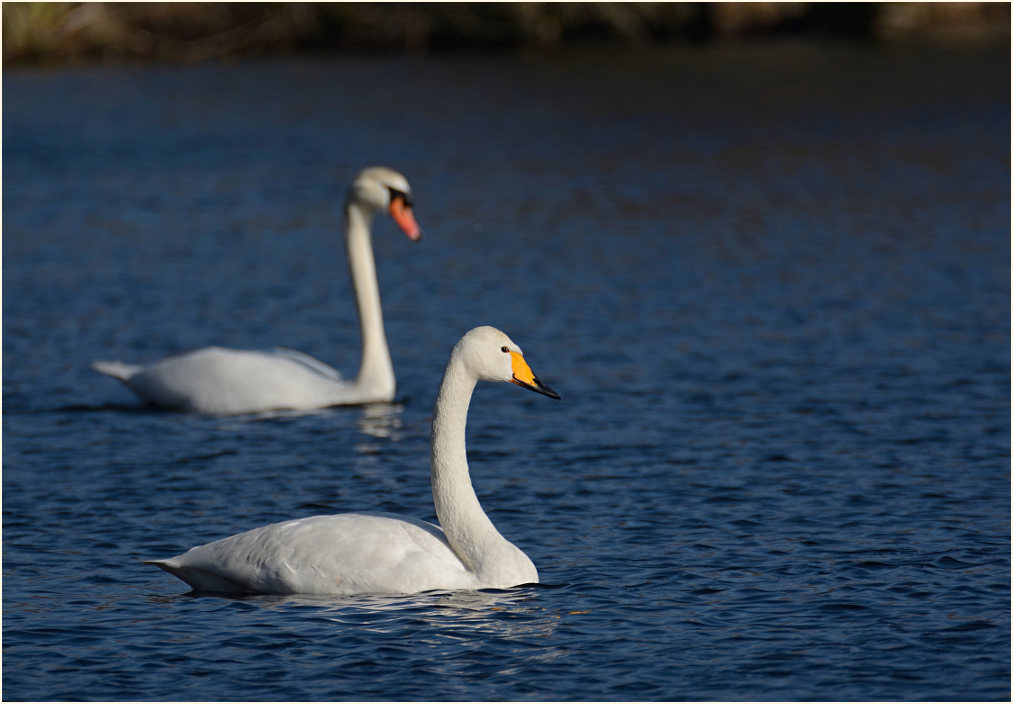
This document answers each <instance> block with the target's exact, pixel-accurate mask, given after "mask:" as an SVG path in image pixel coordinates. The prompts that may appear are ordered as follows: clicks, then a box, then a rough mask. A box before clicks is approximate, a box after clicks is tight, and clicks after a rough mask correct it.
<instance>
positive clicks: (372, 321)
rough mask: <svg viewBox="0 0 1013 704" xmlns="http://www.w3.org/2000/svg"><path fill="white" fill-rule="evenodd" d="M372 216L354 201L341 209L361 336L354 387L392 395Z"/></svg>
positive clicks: (392, 386) (391, 375) (392, 385)
mask: <svg viewBox="0 0 1013 704" xmlns="http://www.w3.org/2000/svg"><path fill="white" fill-rule="evenodd" d="M372 220H373V214H372V212H371V211H369V210H366V209H365V208H363V207H362V206H360V205H358V204H356V203H355V202H354V201H353V202H350V203H348V204H346V206H345V243H346V245H347V247H348V266H349V268H350V270H351V275H352V288H353V289H354V290H355V303H356V308H357V309H358V311H359V327H360V329H361V332H362V364H361V365H360V367H359V374H358V376H357V377H356V380H355V383H356V385H357V386H359V387H363V388H370V389H374V390H377V391H379V392H383V391H389V395H390V396H393V395H394V384H395V382H394V365H393V363H392V362H391V359H390V350H389V349H388V348H387V336H386V334H384V330H383V311H382V310H381V308H380V288H379V286H378V285H377V283H376V264H375V262H374V260H373V243H372V241H371V237H370V227H371V226H372Z"/></svg>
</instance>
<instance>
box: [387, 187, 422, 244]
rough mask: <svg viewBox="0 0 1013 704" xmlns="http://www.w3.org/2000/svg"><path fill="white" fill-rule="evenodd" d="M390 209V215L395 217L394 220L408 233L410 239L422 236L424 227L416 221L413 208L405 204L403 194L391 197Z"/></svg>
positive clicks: (413, 239)
mask: <svg viewBox="0 0 1013 704" xmlns="http://www.w3.org/2000/svg"><path fill="white" fill-rule="evenodd" d="M389 210H390V216H391V217H392V218H394V222H396V223H397V224H398V226H399V227H400V228H401V229H402V230H404V233H405V234H406V235H408V239H410V240H411V241H412V242H415V241H417V240H418V239H419V238H420V237H421V236H422V229H421V228H420V227H419V224H418V223H417V222H415V216H414V215H413V214H412V209H411V208H410V207H408V206H407V205H406V204H405V202H404V197H403V196H400V195H397V196H394V197H393V198H391V199H390V208H389Z"/></svg>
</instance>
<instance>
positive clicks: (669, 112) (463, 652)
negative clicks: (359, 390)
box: [3, 45, 1010, 700]
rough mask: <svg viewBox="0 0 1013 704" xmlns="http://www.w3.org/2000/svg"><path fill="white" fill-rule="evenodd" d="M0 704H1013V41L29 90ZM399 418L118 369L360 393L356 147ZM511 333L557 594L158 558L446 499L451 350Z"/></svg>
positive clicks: (511, 421)
mask: <svg viewBox="0 0 1013 704" xmlns="http://www.w3.org/2000/svg"><path fill="white" fill-rule="evenodd" d="M3 89H4V98H5V100H4V111H3V166H4V173H3V175H4V180H3V184H4V185H3V294H4V296H3V509H4V520H3V697H4V699H15V700H21V699H32V700H54V699H78V700H80V699H88V700H97V699H121V700H122V699H130V700H158V699H161V700H167V699H169V700H178V699H202V700H207V699H211V700H221V699H238V700H249V699H274V700H305V699H336V700H400V699H409V700H415V699H419V700H439V699H447V700H500V699H521V700H523V699H539V700H553V699H554V700H589V699H590V700H672V699H676V700H678V699H704V700H707V699H720V700H739V699H752V700H772V699H828V700H860V699H862V700H868V699H877V700H879V699H901V700H917V699H946V700H954V699H960V700H963V699H972V700H1004V699H1008V698H1009V695H1010V523H1009V518H1010V512H1009V507H1010V475H1009V467H1010V463H1009V450H1010V407H1009V401H1010V366H1009V362H1010V296H1009V293H1010V268H1009V262H1010V256H1009V255H1010V248H1009V247H1010V244H1009V243H1010V240H1009V236H1010V200H1009V194H1010V176H1009V146H1010V143H1009V105H1010V94H1009V54H1008V51H1000V52H996V53H989V52H978V51H970V50H936V51H929V50H914V49H907V50H892V51H891V50H886V49H877V48H873V47H829V48H826V47H824V48H817V47H813V46H804V45H797V46H796V45H772V46H756V47H747V48H740V49H733V48H726V49H717V50H694V51H658V52H648V53H634V54H615V53H607V52H599V53H596V54H559V55H554V56H548V57H526V56H519V57H493V56H469V55H455V56H450V57H443V58H439V57H387V58H381V57H359V58H344V59H305V60H289V61H271V62H251V63H239V64H228V65H198V66H186V67H135V68H132V67H125V68H71V69H61V70H52V71H33V70H22V71H17V72H12V71H5V73H4V79H3ZM373 163H386V164H389V165H391V166H395V167H396V168H398V169H400V170H402V171H403V172H404V173H405V174H406V175H407V176H408V177H409V179H410V180H411V182H412V185H413V186H414V188H415V191H416V200H417V205H416V215H417V217H418V219H419V222H420V224H421V225H422V227H423V229H424V231H425V234H424V237H423V240H422V241H421V242H420V243H418V244H412V243H410V242H408V241H407V240H406V239H405V238H404V236H403V235H401V234H400V233H399V232H398V231H397V230H396V228H395V227H394V226H393V225H392V223H390V222H389V221H387V220H384V221H378V226H377V232H376V235H375V246H376V253H377V259H378V267H379V277H380V285H381V292H382V296H383V303H384V312H385V318H386V324H387V330H388V336H389V339H390V343H391V349H392V354H393V358H394V364H395V368H396V371H397V375H398V384H399V390H398V402H397V403H395V404H391V405H383V406H374V407H369V408H359V409H355V408H352V409H349V408H345V409H329V410H325V411H321V412H318V413H309V414H301V415H299V414H279V415H275V416H268V417H242V418H218V419H216V418H202V417H193V416H184V415H179V414H170V413H158V412H152V411H147V410H143V409H140V408H139V407H138V404H137V402H136V401H135V399H134V398H133V397H132V396H131V395H130V394H129V392H127V391H126V390H125V389H123V388H121V387H120V386H119V385H117V384H116V383H115V382H113V381H111V380H109V379H107V378H104V377H101V376H100V375H98V374H96V373H94V372H92V371H91V370H90V369H89V367H88V365H89V363H90V361H91V360H93V359H102V358H114V359H115V358H118V359H122V360H124V361H131V362H145V361H153V360H156V359H159V358H161V357H163V356H165V355H167V354H170V353H173V352H179V351H184V350H187V349H192V348H195V347H200V346H204V345H207V344H223V345H228V346H232V347H240V348H268V347H272V346H274V345H285V346H288V347H293V348H296V349H298V350H301V351H303V352H306V353H309V354H312V355H314V356H316V357H318V358H319V359H321V360H323V361H325V362H328V363H331V364H333V365H334V366H336V367H338V368H339V369H341V370H342V371H344V372H345V373H346V374H351V373H353V372H354V371H355V368H356V366H357V363H358V334H357V326H356V320H355V312H354V308H353V306H352V304H351V298H350V291H349V283H348V278H347V273H346V264H345V261H344V257H343V254H342V251H341V249H340V240H339V235H338V231H337V227H338V224H339V215H340V209H339V208H340V194H341V193H342V191H343V189H344V186H345V184H346V183H347V181H348V179H349V178H350V177H351V176H352V175H353V174H354V173H355V172H356V171H357V170H358V169H359V168H361V167H362V166H365V165H369V164H373ZM479 324H491V325H496V326H498V327H500V328H502V329H503V330H505V331H506V332H508V333H509V334H510V335H511V336H512V337H513V338H514V339H515V340H516V341H517V342H518V343H519V344H520V345H521V346H522V347H523V348H524V350H525V353H526V356H527V358H528V361H529V362H530V363H531V365H532V368H533V369H534V371H535V373H536V374H538V375H539V376H540V377H541V378H542V379H543V380H544V381H545V382H546V383H548V384H549V385H550V386H552V387H553V388H554V389H556V390H557V391H559V392H560V393H561V395H562V397H563V399H562V401H560V402H553V401H549V400H547V399H545V398H544V397H541V396H536V395H535V394H529V393H525V392H522V391H521V390H519V389H517V388H515V387H512V386H510V385H505V384H498V385H491V384H486V385H481V386H480V387H479V388H478V392H477V395H476V397H475V399H474V402H473V404H472V408H471V415H470V418H469V426H468V429H469V435H468V441H469V448H470V459H471V464H472V474H473V478H474V482H475V485H476V489H477V492H478V494H479V496H480V498H481V500H482V502H483V505H484V506H485V508H486V510H487V511H488V513H489V514H490V516H491V518H492V519H493V521H494V522H495V523H496V525H497V526H498V528H499V529H500V531H501V532H502V533H503V534H504V535H505V536H506V537H507V538H508V539H509V540H511V541H512V542H514V543H515V544H517V545H518V546H520V547H521V548H522V549H523V550H524V551H525V552H526V553H527V554H528V555H529V556H530V557H531V558H532V559H533V561H534V562H535V564H536V565H537V566H538V568H539V571H540V575H541V579H542V582H543V583H542V584H541V585H538V586H531V587H524V588H518V589H514V590H508V591H503V592H477V593H456V594H455V593H446V594H427V595H417V596H411V597H401V598H379V597H361V598H300V597H250V598H243V599H233V598H223V597H217V596H208V595H195V594H189V593H187V588H186V585H184V584H183V583H182V582H179V581H177V580H175V579H174V578H172V577H171V576H169V575H167V574H165V573H163V572H161V571H159V570H157V569H154V568H152V567H148V566H145V565H143V564H141V561H142V560H144V559H150V558H157V557H166V556H169V555H174V554H177V553H179V552H181V551H182V550H184V549H185V548H187V547H190V546H192V545H195V544H199V543H202V542H207V541H209V540H213V539H215V538H219V537H224V536H226V535H230V534H233V533H236V532H239V531H241V530H245V529H248V528H252V527H255V526H258V525H262V524H265V523H269V522H274V521H279V520H283V519H288V518H294V517H298V516H307V515H313V514H317V513H327V512H341V511H353V510H362V509H380V510H386V511H396V512H400V513H405V514H409V515H412V516H417V517H420V518H426V519H430V520H432V519H434V518H435V517H434V516H433V509H432V501H431V496H430V493H429V484H428V454H427V453H428V433H429V422H430V414H431V409H432V403H433V399H434V397H435V392H436V387H437V384H438V383H439V379H440V375H441V373H442V369H443V365H444V364H445V362H446V359H447V356H448V354H449V351H450V348H451V346H452V345H453V343H454V342H455V341H456V340H457V338H458V337H459V336H460V335H461V334H462V333H463V332H464V331H465V330H467V329H468V328H470V327H472V326H475V325H479Z"/></svg>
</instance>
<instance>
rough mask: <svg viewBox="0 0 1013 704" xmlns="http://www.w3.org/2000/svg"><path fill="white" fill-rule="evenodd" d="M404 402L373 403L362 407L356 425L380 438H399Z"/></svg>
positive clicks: (367, 433)
mask: <svg viewBox="0 0 1013 704" xmlns="http://www.w3.org/2000/svg"><path fill="white" fill-rule="evenodd" d="M403 414H404V404H401V403H371V404H369V405H368V406H363V407H362V412H361V413H360V414H359V417H358V418H357V419H356V425H357V426H358V428H359V430H361V431H362V432H363V433H365V434H366V435H369V436H371V437H374V438H379V439H389V440H398V439H399V435H398V432H397V431H398V430H400V429H401V424H402V420H401V417H402V415H403Z"/></svg>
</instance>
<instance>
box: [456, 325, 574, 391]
mask: <svg viewBox="0 0 1013 704" xmlns="http://www.w3.org/2000/svg"><path fill="white" fill-rule="evenodd" d="M453 354H454V355H455V356H458V357H460V358H461V359H462V360H463V361H464V363H465V365H467V367H468V369H470V370H471V372H472V373H473V374H474V375H475V377H476V378H478V379H481V380H483V381H509V382H510V383H512V384H517V385H518V386H521V387H523V388H525V389H530V390H531V391H537V392H538V393H540V394H545V395H546V396H548V397H549V398H554V399H558V398H559V394H557V393H556V392H555V391H553V390H552V389H550V388H549V387H548V386H546V385H545V384H543V383H542V381H541V379H539V378H538V377H537V376H535V375H534V373H533V372H532V371H531V367H529V366H528V363H527V362H526V361H525V360H524V353H523V352H521V348H520V347H518V346H517V343H516V342H514V341H513V340H511V339H510V338H509V337H507V335H506V333H504V332H502V331H500V330H497V329H496V328H494V327H489V326H488V325H486V326H483V327H479V328H474V329H472V330H469V331H468V332H467V333H465V335H464V337H462V338H461V340H460V342H458V343H457V346H456V347H455V348H454V353H453Z"/></svg>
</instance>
